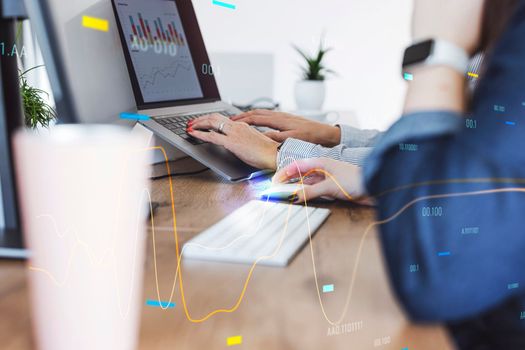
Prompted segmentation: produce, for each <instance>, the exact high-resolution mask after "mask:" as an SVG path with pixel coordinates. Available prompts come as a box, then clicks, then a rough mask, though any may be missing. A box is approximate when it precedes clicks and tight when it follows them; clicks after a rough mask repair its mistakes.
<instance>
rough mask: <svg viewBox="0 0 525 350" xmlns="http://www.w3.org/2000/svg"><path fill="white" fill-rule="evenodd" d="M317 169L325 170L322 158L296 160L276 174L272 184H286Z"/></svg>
mask: <svg viewBox="0 0 525 350" xmlns="http://www.w3.org/2000/svg"><path fill="white" fill-rule="evenodd" d="M317 168H324V163H323V160H322V159H321V158H311V159H301V160H295V161H293V162H292V163H290V164H289V165H287V166H285V167H284V168H282V169H280V170H279V171H277V172H276V173H275V175H274V176H273V178H272V182H276V183H278V182H286V181H288V180H290V179H294V178H297V177H300V176H304V175H305V174H306V173H307V172H308V171H310V170H312V169H317Z"/></svg>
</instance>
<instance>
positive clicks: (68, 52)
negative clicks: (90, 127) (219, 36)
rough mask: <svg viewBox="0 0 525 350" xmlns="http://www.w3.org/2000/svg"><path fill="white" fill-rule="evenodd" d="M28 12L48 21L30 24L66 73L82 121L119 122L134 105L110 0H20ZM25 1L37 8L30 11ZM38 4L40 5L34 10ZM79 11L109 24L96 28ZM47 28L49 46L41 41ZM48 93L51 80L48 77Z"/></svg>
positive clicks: (43, 47)
mask: <svg viewBox="0 0 525 350" xmlns="http://www.w3.org/2000/svg"><path fill="white" fill-rule="evenodd" d="M25 1H26V3H27V5H26V6H27V7H28V12H30V13H29V15H30V18H31V22H32V25H35V23H33V18H34V17H36V18H38V17H40V14H44V15H45V19H46V20H45V23H46V25H47V27H44V29H43V30H40V29H38V28H37V27H36V26H35V27H34V28H35V30H34V33H35V34H36V35H37V38H38V39H39V43H40V44H41V49H42V53H43V54H44V60H45V63H46V67H47V68H48V69H49V65H48V60H46V57H45V55H48V56H49V55H51V54H53V55H55V57H54V59H55V58H58V59H59V60H60V62H61V66H63V67H64V75H65V74H67V76H69V77H71V78H72V79H69V85H70V89H71V91H73V92H74V96H72V99H73V98H74V105H75V108H76V113H77V116H78V121H79V122H81V123H104V124H105V123H118V122H119V115H120V113H122V112H127V111H132V110H134V109H135V100H134V98H133V91H132V88H131V84H130V81H129V77H128V73H127V70H126V64H125V59H124V55H123V53H122V47H121V44H120V39H119V34H118V30H117V27H116V24H115V18H114V15H113V10H112V8H111V1H109V0H107V1H100V0H83V1H64V0H25ZM29 4H33V5H34V6H32V8H35V10H36V11H34V13H31V10H32V9H31V8H29V7H30V6H29ZM39 9H41V10H39ZM84 16H87V17H92V18H98V19H101V20H104V21H107V22H108V29H107V31H106V30H97V29H93V28H90V27H88V26H85V25H84V20H83V19H84ZM50 30H52V31H53V32H54V33H55V34H56V35H55V37H54V39H53V42H52V43H51V44H53V45H54V47H53V51H52V52H48V48H47V47H45V46H44V45H42V40H41V39H40V36H41V32H42V31H43V32H44V33H47V32H49V31H50ZM51 84H52V88H53V93H55V86H53V81H51Z"/></svg>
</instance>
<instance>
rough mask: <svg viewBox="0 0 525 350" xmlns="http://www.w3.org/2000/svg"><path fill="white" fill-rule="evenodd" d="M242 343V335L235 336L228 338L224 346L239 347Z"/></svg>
mask: <svg viewBox="0 0 525 350" xmlns="http://www.w3.org/2000/svg"><path fill="white" fill-rule="evenodd" d="M241 343H242V335H236V336H235V337H229V338H227V339H226V345H228V346H232V345H239V344H241Z"/></svg>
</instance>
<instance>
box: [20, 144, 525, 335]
mask: <svg viewBox="0 0 525 350" xmlns="http://www.w3.org/2000/svg"><path fill="white" fill-rule="evenodd" d="M148 150H160V151H161V152H162V154H163V156H164V159H165V164H166V169H167V173H168V179H169V188H170V201H171V212H172V218H173V220H172V222H173V235H174V240H175V252H176V258H177V268H176V270H175V275H174V279H173V285H172V289H171V292H170V297H169V298H168V300H167V301H166V302H165V303H166V305H169V303H171V302H172V299H173V296H174V292H175V288H176V284H177V280H178V282H179V290H180V294H181V301H182V306H183V309H184V313H185V316H186V318H187V319H188V320H189V321H190V322H192V323H201V322H204V321H206V320H208V319H209V318H210V317H212V316H213V315H216V314H218V313H232V312H234V311H236V310H237V309H238V308H239V306H240V305H241V303H242V301H243V299H244V296H245V293H246V290H247V288H248V285H249V282H250V280H251V278H252V276H253V273H254V270H255V267H256V266H257V264H258V263H259V261H261V260H264V259H269V258H271V257H273V256H274V255H276V254H277V253H278V252H279V249H280V247H281V245H282V242H283V240H284V238H285V236H286V233H287V228H288V219H289V215H290V212H291V211H290V209H291V205H290V206H289V210H288V214H287V218H286V221H285V224H284V227H283V231H282V233H281V237H280V240H279V244H278V245H277V247H276V249H275V251H274V252H273V253H272V254H271V255H268V256H261V257H259V258H257V260H256V261H255V262H254V263H253V264H252V265H251V267H250V269H249V271H248V274H247V276H246V279H245V281H244V283H243V287H242V289H241V292H240V294H239V296H238V298H237V301H236V302H235V303H234V304H233V306H231V307H229V308H219V309H215V310H213V311H211V312H209V313H208V314H206V315H205V316H204V317H202V318H194V317H192V316H191V314H190V311H189V308H188V305H187V301H186V295H185V293H184V279H183V275H182V270H181V260H182V256H183V253H184V249H183V250H182V251H181V250H180V249H179V238H178V234H177V218H176V212H175V201H174V191H173V182H172V178H171V172H170V167H169V164H168V157H167V155H166V152H165V150H164V148H163V147H161V146H157V147H151V148H148ZM298 171H299V175H300V176H299V177H300V185H301V190H302V191H303V194H304V183H303V179H304V178H305V177H307V176H308V175H310V174H312V173H315V172H321V173H323V174H324V175H325V176H327V177H329V178H330V179H331V180H332V181H333V182H334V183H335V184H336V185H337V187H338V188H339V190H340V191H341V192H342V193H343V194H344V195H345V197H347V198H348V199H349V200H353V198H352V196H351V195H350V194H348V193H347V192H346V191H345V189H344V188H343V187H342V186H341V184H340V183H339V182H338V181H337V179H336V178H335V177H334V176H333V175H331V174H330V173H329V172H327V171H325V170H323V169H312V170H310V171H309V172H307V173H305V174H304V175H303V174H301V172H300V169H299V168H298ZM480 180H486V181H480ZM492 180H497V179H473V181H472V182H492ZM505 180H509V182H510V181H513V180H516V181H523V179H505ZM443 182H469V181H468V179H452V180H442V181H440V182H439V183H443ZM496 182H498V181H496ZM501 182H503V181H501ZM423 184H424V185H431V183H421V185H423ZM415 185H418V184H415ZM408 186H411V185H407V186H403V187H400V188H396V189H393V190H390V191H388V192H391V191H395V190H401V189H405V188H407V187H408ZM505 192H521V193H525V188H523V187H513V188H499V189H489V190H480V191H471V192H459V193H444V194H436V195H428V196H424V197H419V198H416V199H413V200H411V201H410V202H408V203H407V204H405V205H404V206H403V207H402V208H400V209H399V210H398V211H397V212H395V213H394V214H393V215H391V216H389V217H388V218H386V219H383V220H380V221H374V222H372V223H370V224H369V225H368V226H367V227H366V229H365V230H364V232H363V234H362V236H361V239H360V242H359V246H358V250H357V254H356V257H355V262H354V266H353V269H352V272H351V276H350V282H349V286H348V293H347V297H346V301H345V305H344V307H343V309H342V311H341V315H340V316H339V318H337V319H336V320H332V319H331V318H330V317H328V315H327V314H326V311H325V308H324V305H323V302H322V299H321V292H320V288H319V282H318V277H317V269H316V264H315V256H314V251H313V243H312V234H311V227H310V221H309V215H308V203H307V201H306V200H305V201H304V205H305V214H306V220H307V227H308V238H309V246H310V254H311V260H312V270H313V275H314V280H315V285H316V289H317V295H318V300H319V304H320V308H321V311H322V313H323V316H324V318H325V319H326V321H327V322H328V323H329V324H331V325H338V324H340V323H341V322H343V319H344V318H345V316H346V313H347V311H348V307H349V305H350V301H351V299H352V294H353V289H354V285H355V278H356V275H357V269H358V267H359V261H360V257H361V252H362V249H363V245H364V242H365V239H366V237H367V236H368V234H369V233H370V231H371V230H372V229H373V228H375V227H376V226H379V225H382V224H385V223H388V222H390V221H392V220H394V219H396V218H397V217H398V216H399V215H401V214H402V213H403V212H404V211H405V210H407V209H408V208H410V207H411V206H413V205H414V204H416V203H418V202H421V201H425V200H429V199H439V198H452V197H466V196H481V195H488V194H495V193H505ZM148 195H149V193H148ZM150 202H151V200H150ZM263 215H264V214H263ZM150 218H151V228H152V243H153V255H154V256H153V263H154V271H155V284H156V292H157V297H158V300H159V302H160V301H161V300H162V298H161V296H160V287H159V278H158V269H157V256H156V242H155V235H156V234H155V221H154V217H153V211H152V210H151V207H150ZM261 222H262V220H261ZM252 235H253V234H252ZM244 236H245V237H249V236H251V235H244ZM231 244H232V243H230V244H228V245H227V246H230V245H231ZM227 246H226V247H227ZM203 248H206V249H223V248H225V247H221V248H209V247H203ZM29 269H31V270H34V271H37V272H43V273H45V274H47V275H48V276H49V277H50V278H51V279H52V280H53V281H54V282H55V283H57V284H59V285H60V283H58V282H59V281H58V280H57V279H56V278H54V277H53V274H52V273H50V272H49V271H47V270H45V269H43V268H38V267H32V266H30V267H29ZM118 294H120V293H118ZM119 298H120V296H119ZM163 303H164V302H163ZM119 304H120V303H119ZM160 305H161V308H162V309H164V310H166V309H167V307H166V308H165V307H163V306H162V305H163V304H162V303H161V304H160Z"/></svg>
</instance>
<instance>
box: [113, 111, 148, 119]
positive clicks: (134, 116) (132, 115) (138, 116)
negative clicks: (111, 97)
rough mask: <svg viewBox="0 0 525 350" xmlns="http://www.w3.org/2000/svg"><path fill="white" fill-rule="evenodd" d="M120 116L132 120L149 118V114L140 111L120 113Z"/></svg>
mask: <svg viewBox="0 0 525 350" xmlns="http://www.w3.org/2000/svg"><path fill="white" fill-rule="evenodd" d="M120 118H121V119H130V120H149V115H145V114H138V113H120Z"/></svg>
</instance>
